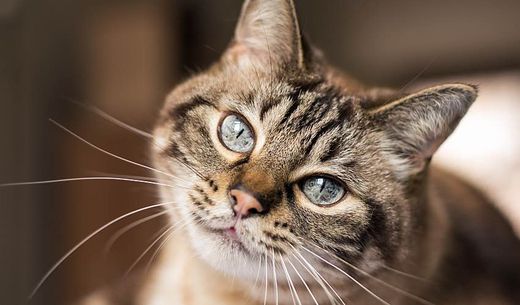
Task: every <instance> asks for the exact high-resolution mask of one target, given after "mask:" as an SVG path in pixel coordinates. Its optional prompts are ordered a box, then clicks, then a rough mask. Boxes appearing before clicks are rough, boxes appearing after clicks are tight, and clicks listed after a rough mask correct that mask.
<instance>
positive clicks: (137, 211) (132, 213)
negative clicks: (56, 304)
mask: <svg viewBox="0 0 520 305" xmlns="http://www.w3.org/2000/svg"><path fill="white" fill-rule="evenodd" d="M173 203H174V202H163V203H159V204H153V205H149V206H146V207H143V208H140V209H137V210H134V211H131V212H129V213H126V214H124V215H121V216H119V217H117V218H116V219H114V220H112V221H110V222H108V223H107V224H105V225H103V226H101V227H99V228H98V229H97V230H95V231H94V232H92V233H90V234H89V235H88V236H87V237H85V238H84V239H83V240H81V241H80V242H79V243H77V244H76V245H75V246H74V247H72V248H71V249H70V250H69V251H68V252H67V253H65V255H63V256H62V257H61V258H60V259H59V260H58V261H57V262H56V263H55V264H54V265H53V266H52V267H51V268H50V269H49V271H47V273H45V274H44V276H43V277H42V278H41V280H40V281H39V282H38V283H37V284H36V286H35V287H34V288H33V290H32V291H31V293H30V294H29V297H28V299H29V300H31V299H32V298H33V297H34V295H35V294H36V292H37V291H38V289H40V287H41V286H42V285H43V283H44V282H45V281H46V280H47V278H48V277H49V276H50V275H51V274H52V273H53V272H54V270H56V268H58V267H59V266H60V265H61V264H62V263H63V262H64V261H65V260H66V259H67V258H68V257H69V256H71V255H72V254H73V253H74V252H75V251H76V250H77V249H78V248H79V247H81V246H82V245H84V244H85V243H86V242H87V241H89V240H90V239H91V238H93V237H94V236H96V235H97V234H98V233H100V232H101V231H103V230H105V229H106V228H108V227H109V226H111V225H113V224H114V223H117V222H119V221H121V220H123V219H125V218H126V217H128V216H131V215H134V214H137V213H139V212H142V211H146V210H149V209H153V208H157V207H162V206H166V205H169V204H173Z"/></svg>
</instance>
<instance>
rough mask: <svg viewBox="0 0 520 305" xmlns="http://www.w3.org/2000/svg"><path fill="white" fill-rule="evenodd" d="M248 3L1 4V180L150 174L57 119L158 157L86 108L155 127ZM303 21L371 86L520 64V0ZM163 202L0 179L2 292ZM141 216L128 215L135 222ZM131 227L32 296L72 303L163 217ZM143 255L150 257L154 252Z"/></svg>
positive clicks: (97, 244)
mask: <svg viewBox="0 0 520 305" xmlns="http://www.w3.org/2000/svg"><path fill="white" fill-rule="evenodd" d="M240 6H241V1H238V0H220V1H211V0H205V1H202V0H196V1H195V0H185V1H180V0H178V1H174V0H172V1H168V0H141V1H140V0H133V1H123V0H119V1H118V0H103V1H101V0H98V1H94V0H76V1H70V0H32V1H31V0H26V1H16V0H2V1H0V103H1V108H0V109H1V110H0V136H1V137H0V139H1V141H0V183H2V182H12V181H28V180H37V179H51V178H61V177H77V176H88V175H98V174H100V173H102V174H103V173H115V174H125V175H147V173H146V172H145V171H142V170H139V169H136V168H135V167H131V166H127V165H125V164H124V163H122V162H120V161H117V160H114V159H113V158H110V157H107V156H105V155H103V154H101V153H99V152H96V151H95V150H92V149H90V148H88V147H87V146H85V145H84V144H82V143H80V142H79V141H77V140H75V139H74V138H73V137H71V136H70V135H67V134H66V133H64V132H63V131H61V130H59V129H58V128H56V127H55V126H53V125H51V124H50V123H49V122H48V118H53V119H56V120H57V121H59V122H60V123H62V124H64V125H66V126H67V127H68V128H71V129H73V130H74V131H76V132H78V133H79V134H80V135H82V136H84V137H86V138H87V139H88V140H90V141H92V142H94V143H96V144H98V145H100V146H102V147H104V148H107V149H108V150H110V151H112V152H114V153H117V154H121V155H124V156H125V157H129V158H132V159H133V160H136V161H139V162H147V161H148V160H147V157H146V152H147V145H148V143H147V142H146V141H144V140H143V139H141V138H139V137H136V136H135V135H132V134H130V133H129V132H128V131H126V130H123V129H120V128H118V127H115V126H113V125H111V124H109V123H107V122H106V121H104V120H103V119H101V118H99V117H98V116H96V115H93V114H92V113H89V112H88V111H85V110H84V109H82V108H81V107H78V106H77V105H75V104H73V103H70V102H68V101H69V100H77V101H80V102H82V103H85V104H92V105H95V106H97V107H100V108H102V109H104V110H105V111H107V112H109V113H110V114H112V115H114V116H116V117H117V118H119V119H122V120H123V121H125V122H127V123H130V124H131V125H134V126H136V127H138V128H142V129H146V130H150V128H151V127H152V126H153V121H154V115H155V113H156V112H157V111H158V109H159V107H160V105H161V102H162V100H163V97H164V96H165V95H166V93H167V92H168V90H169V88H171V87H173V85H174V84H175V83H176V82H178V81H179V80H181V79H182V78H184V77H186V76H188V75H190V74H191V73H194V72H197V71H199V70H200V69H203V68H205V67H207V66H208V65H209V64H210V63H211V62H212V61H213V60H215V59H216V58H218V56H219V54H220V52H221V51H222V50H223V49H224V48H225V47H226V45H227V44H228V42H229V40H230V38H231V35H232V32H233V28H234V26H235V22H236V19H237V17H238V12H239V10H240ZM297 9H298V12H299V14H300V19H301V23H302V28H303V30H304V31H305V32H306V33H307V34H308V36H309V37H310V38H311V41H313V42H315V43H316V44H317V45H319V46H320V47H321V48H322V49H323V50H324V51H325V53H326V54H327V55H328V57H329V59H330V61H331V62H332V63H334V64H337V65H338V66H340V67H342V68H344V69H346V70H348V71H349V72H351V73H352V74H353V75H354V76H357V77H360V78H361V79H363V80H365V81H367V82H369V83H377V84H382V85H393V86H397V87H400V86H403V85H405V84H406V83H408V82H409V81H411V80H414V79H415V76H418V75H419V74H420V75H421V76H422V77H426V76H432V75H435V76H437V75H447V74H457V73H469V72H486V71H495V70H506V69H514V68H518V66H519V63H520V34H519V32H518V29H519V28H520V2H519V1H513V0H499V1H484V0H473V1H469V0H459V1H448V0H436V1H412V0H399V1H384V0H377V1H376V0H373V1H370V0H364V1H360V0H358V1H353V0H351V1H339V0H335V1H332V0H331V1H313V0H301V1H297ZM154 200H156V196H155V195H154V192H153V188H149V187H141V186H136V185H128V184H117V183H108V182H99V183H94V182H89V183H87V182H82V183H69V184H59V185H53V186H34V187H18V188H11V189H0V208H1V212H0V249H1V251H0V303H1V304H21V303H22V301H23V299H24V298H25V296H27V295H28V293H29V292H30V289H31V288H32V285H34V284H35V283H36V282H37V281H38V279H39V277H40V276H41V275H43V274H44V273H45V272H46V271H47V270H48V268H49V267H50V266H51V265H52V264H53V263H54V262H55V261H56V260H57V259H58V258H59V257H60V256H61V255H63V254H64V253H65V252H66V251H67V250H68V249H69V248H71V247H72V246H73V245H74V244H75V243H76V242H78V241H79V240H81V239H82V238H83V237H85V236H86V235H88V234H89V233H90V232H91V231H93V230H95V229H96V228H97V227H99V226H101V225H103V224H104V223H106V222H108V221H110V220H111V219H114V218H115V217H117V216H119V215H121V214H123V213H125V212H128V211H130V210H132V209H136V208H139V207H141V206H144V205H146V204H150V203H153V202H154ZM136 219H137V218H132V219H129V220H128V222H126V223H125V224H128V223H129V222H131V221H133V220H136ZM121 226H122V225H120V226H115V228H114V229H112V231H110V230H109V231H108V232H107V233H105V234H103V235H100V237H99V238H96V239H94V240H93V241H92V242H90V243H88V244H87V245H86V247H84V248H82V249H80V251H78V253H76V254H75V255H74V256H72V257H71V258H70V260H68V261H66V262H65V264H64V265H63V266H61V267H60V268H58V269H57V272H56V273H55V274H54V275H53V276H51V277H50V278H49V280H48V281H47V282H46V283H45V285H44V286H43V287H42V289H41V290H40V291H39V292H38V294H37V295H36V297H35V299H34V300H33V304H66V303H69V302H71V301H72V300H74V299H77V298H78V297H80V296H82V295H85V294H87V293H89V292H91V291H93V290H95V289H96V288H97V287H99V286H102V285H104V284H105V283H107V282H110V281H113V280H116V279H118V278H120V277H121V276H122V275H123V274H124V272H125V271H126V269H127V268H128V266H129V265H131V264H132V262H133V261H134V259H135V258H136V257H137V256H139V255H140V253H141V252H142V251H143V249H144V248H146V246H147V245H148V244H149V242H150V236H151V235H153V234H154V232H155V231H156V230H157V229H158V228H160V226H161V222H158V223H153V224H150V225H145V226H143V227H142V228H139V229H137V230H134V231H133V232H131V233H129V235H127V237H125V238H123V239H122V240H121V242H120V243H119V244H117V245H116V246H115V247H114V249H113V251H112V252H111V254H109V255H108V256H105V255H104V254H103V247H104V245H105V244H106V241H107V239H108V238H109V237H110V235H111V234H113V233H114V231H115V230H117V228H120V227H121ZM145 262H146V261H145Z"/></svg>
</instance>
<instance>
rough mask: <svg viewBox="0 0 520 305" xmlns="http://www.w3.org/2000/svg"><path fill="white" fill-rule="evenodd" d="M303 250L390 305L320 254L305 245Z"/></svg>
mask: <svg viewBox="0 0 520 305" xmlns="http://www.w3.org/2000/svg"><path fill="white" fill-rule="evenodd" d="M301 247H302V249H304V250H306V251H307V252H309V253H310V254H312V255H314V256H315V257H317V258H318V259H320V260H321V261H323V262H324V263H326V264H327V265H329V266H331V267H332V268H334V269H336V270H338V271H339V272H341V273H342V274H343V275H345V276H346V277H348V278H349V279H350V280H351V281H353V282H354V283H356V284H357V285H358V286H359V287H361V288H362V289H363V290H365V291H366V292H367V293H369V294H370V295H371V296H373V297H374V298H375V299H377V300H378V301H380V302H381V303H383V304H385V305H390V303H388V302H387V301H385V300H383V299H382V298H380V297H379V296H378V295H377V294H375V293H373V292H372V291H371V290H370V289H368V288H367V287H365V286H363V284H361V283H360V282H359V281H358V280H356V279H355V278H354V277H353V276H352V275H350V274H348V273H347V272H345V271H344V270H342V269H341V268H339V267H338V266H336V265H334V264H332V263H331V262H329V261H327V260H326V259H324V258H323V257H321V256H319V255H318V254H316V253H314V252H312V251H311V250H309V249H307V248H305V247H304V246H303V245H301Z"/></svg>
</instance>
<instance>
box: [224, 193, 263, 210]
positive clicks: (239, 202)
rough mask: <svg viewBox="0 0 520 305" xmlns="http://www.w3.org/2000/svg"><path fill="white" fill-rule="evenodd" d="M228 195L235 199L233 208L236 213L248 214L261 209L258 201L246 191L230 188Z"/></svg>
mask: <svg viewBox="0 0 520 305" xmlns="http://www.w3.org/2000/svg"><path fill="white" fill-rule="evenodd" d="M229 195H231V197H233V199H234V200H235V206H234V207H233V209H234V210H235V212H237V214H238V215H241V216H248V215H249V214H254V213H261V212H262V211H263V208H262V205H261V204H260V202H258V200H257V199H256V198H255V196H253V195H251V194H249V193H248V192H245V191H241V190H237V189H232V190H231V191H230V192H229Z"/></svg>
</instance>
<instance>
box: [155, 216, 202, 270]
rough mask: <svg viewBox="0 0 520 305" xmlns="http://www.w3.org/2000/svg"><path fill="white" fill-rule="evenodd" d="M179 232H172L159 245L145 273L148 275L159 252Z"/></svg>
mask: <svg viewBox="0 0 520 305" xmlns="http://www.w3.org/2000/svg"><path fill="white" fill-rule="evenodd" d="M199 222H200V221H195V223H199ZM176 231H177V230H175V231H174V232H172V233H171V234H169V235H168V236H166V238H164V240H163V241H162V242H161V243H160V244H159V246H158V247H157V249H155V251H154V253H153V254H152V256H151V257H150V260H149V261H148V263H147V264H146V268H145V272H146V273H148V271H149V270H150V268H151V266H152V263H153V262H154V260H155V258H156V257H157V255H159V251H160V250H161V249H162V248H163V247H164V245H166V243H167V242H168V241H169V240H170V239H171V238H172V237H173V236H174V235H173V234H174V233H175V232H176Z"/></svg>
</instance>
